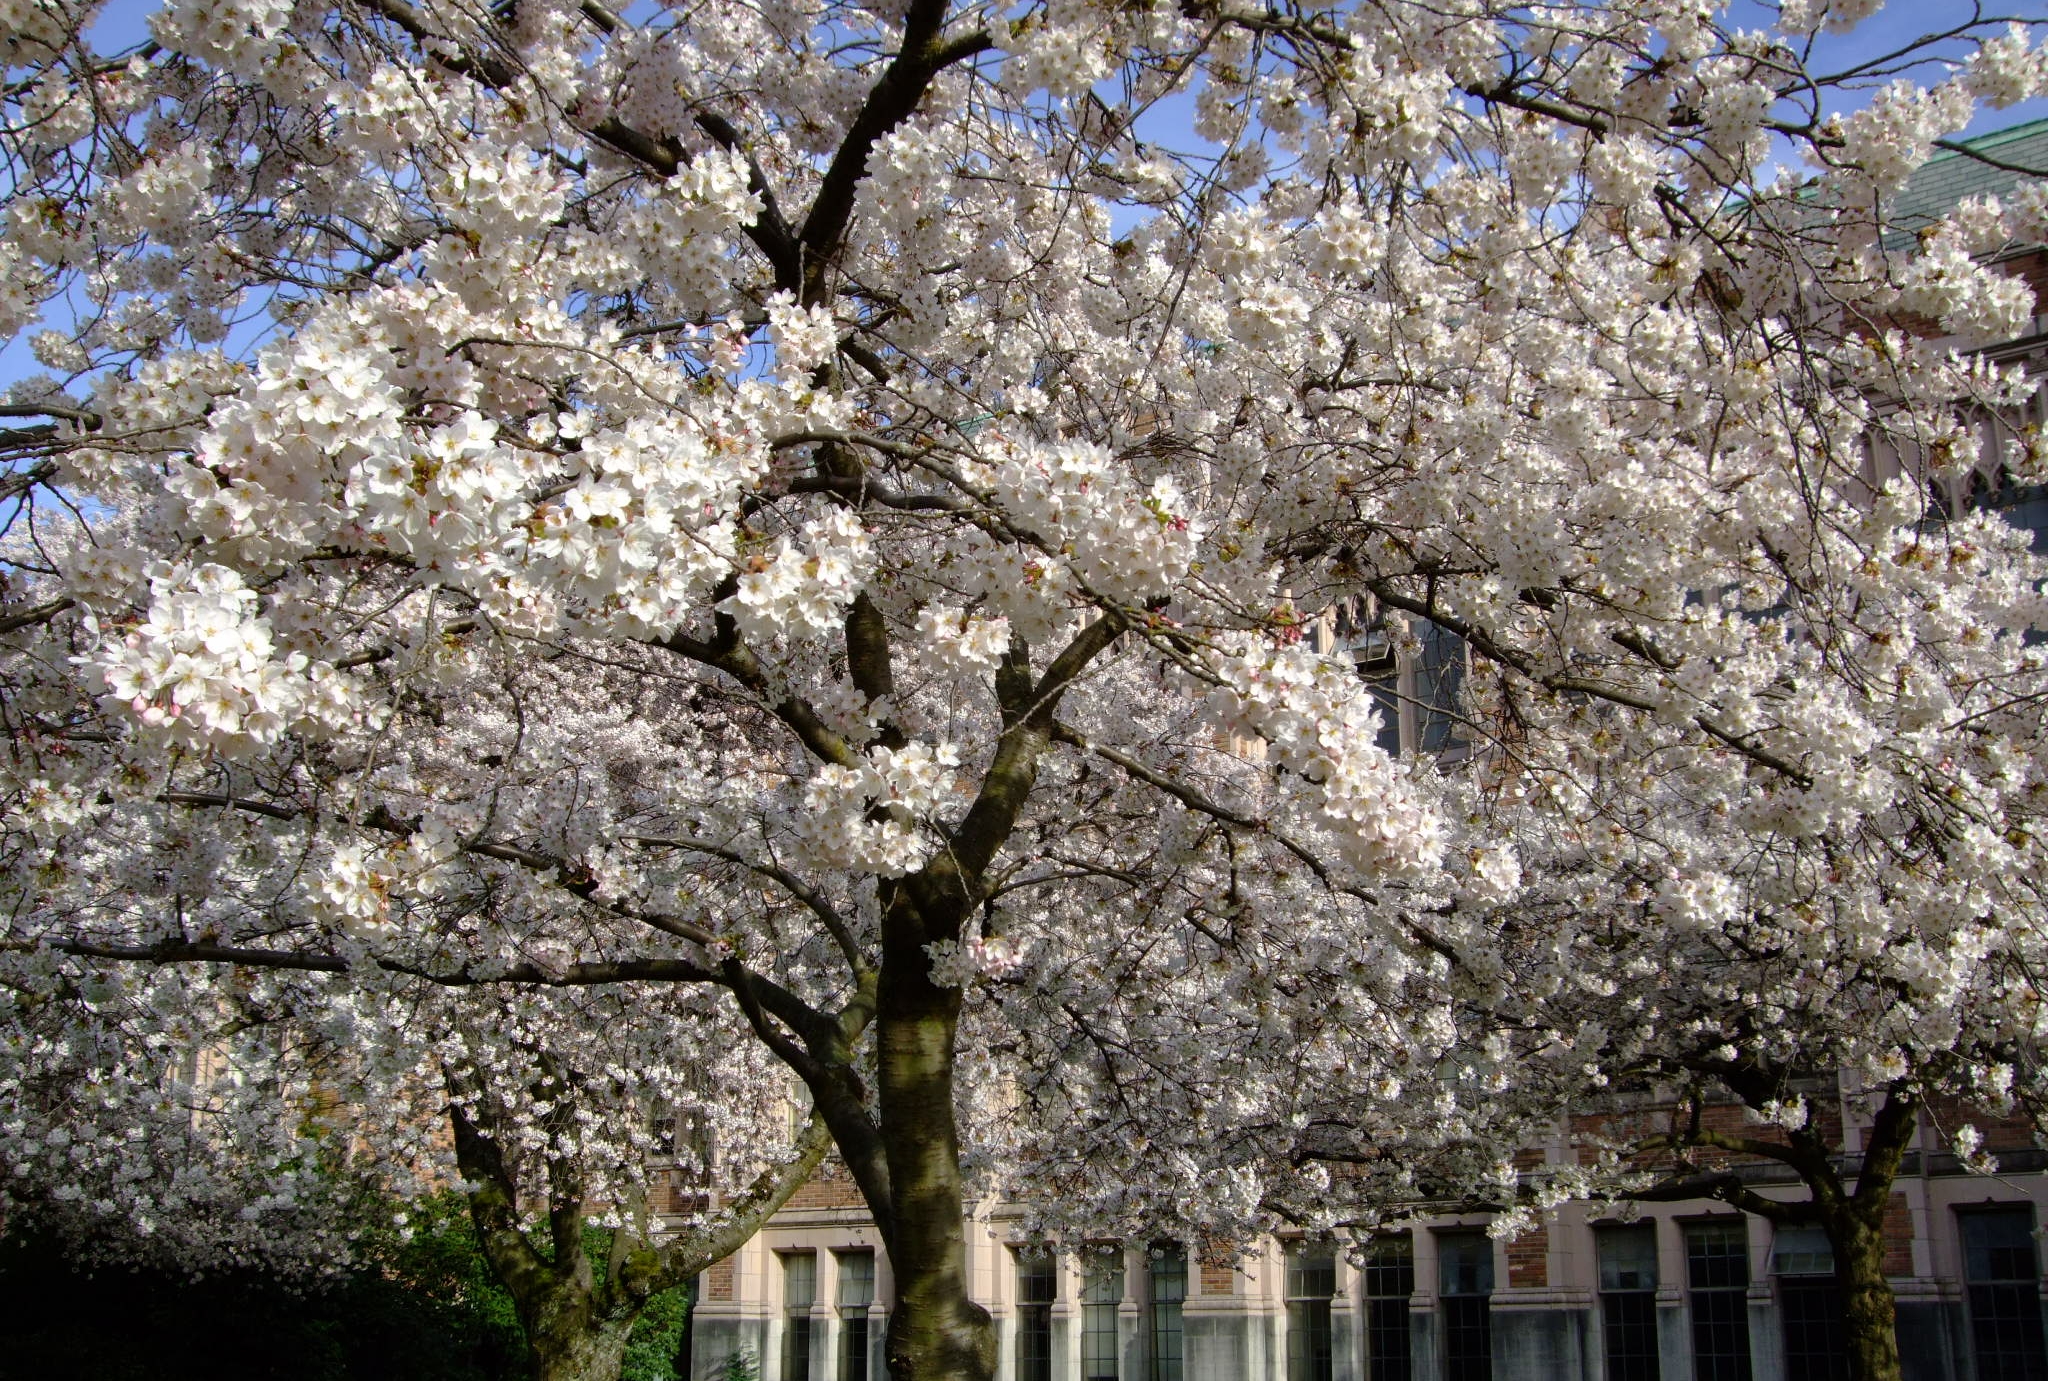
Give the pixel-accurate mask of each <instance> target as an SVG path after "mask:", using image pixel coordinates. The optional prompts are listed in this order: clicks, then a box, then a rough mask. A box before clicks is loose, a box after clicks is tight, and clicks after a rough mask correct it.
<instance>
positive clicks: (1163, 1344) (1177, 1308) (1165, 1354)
mask: <svg viewBox="0 0 2048 1381" xmlns="http://www.w3.org/2000/svg"><path fill="white" fill-rule="evenodd" d="M1187 1297H1188V1254H1187V1253H1186V1252H1184V1251H1182V1250H1181V1249H1180V1248H1179V1247H1171V1246H1169V1247H1154V1248H1153V1249H1152V1300H1151V1304H1152V1381H1181V1367H1180V1358H1181V1342H1180V1340H1181V1301H1182V1300H1184V1299H1186V1298H1187Z"/></svg>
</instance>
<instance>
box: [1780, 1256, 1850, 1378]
mask: <svg viewBox="0 0 2048 1381" xmlns="http://www.w3.org/2000/svg"><path fill="white" fill-rule="evenodd" d="M1771 1274H1772V1275H1773V1276H1775V1277H1776V1278H1777V1286H1778V1319H1779V1322H1780V1323H1781V1325H1782V1326H1783V1328H1784V1333H1785V1374H1786V1375H1787V1376H1810V1377H1812V1378H1813V1381H1849V1354H1848V1328H1847V1325H1846V1322H1845V1320H1844V1319H1843V1316H1842V1292H1841V1290H1840V1289H1839V1288H1838V1287H1837V1286H1836V1284H1835V1249H1834V1248H1833V1247H1832V1246H1830V1245H1829V1244H1828V1235H1827V1233H1826V1232H1825V1231H1823V1230H1822V1229H1820V1228H1811V1227H1808V1228H1779V1229H1778V1231H1777V1233H1776V1234H1775V1236H1774V1237H1773V1239H1772V1242H1771Z"/></svg>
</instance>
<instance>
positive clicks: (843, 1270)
mask: <svg viewBox="0 0 2048 1381" xmlns="http://www.w3.org/2000/svg"><path fill="white" fill-rule="evenodd" d="M874 1302H875V1254H874V1253H873V1252H840V1253H839V1381H868V1306H869V1305H871V1304H873V1303H874Z"/></svg>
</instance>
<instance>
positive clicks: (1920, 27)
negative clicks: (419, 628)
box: [0, 0, 2048, 386]
mask: <svg viewBox="0 0 2048 1381" xmlns="http://www.w3.org/2000/svg"><path fill="white" fill-rule="evenodd" d="M156 8H157V6H156V5H155V4H154V3H150V0H112V3H110V4H108V5H107V6H106V8H105V9H104V10H103V11H102V12H101V16H100V19H99V20H98V22H97V23H96V25H95V26H94V30H93V36H94V38H95V39H96V40H97V41H98V42H99V43H100V44H101V45H103V46H104V47H105V48H107V49H118V48H123V47H128V46H131V45H133V44H135V43H138V42H141V41H142V40H143V39H145V38H147V37H148V26H147V19H148V16H149V14H150V13H151V12H152V11H153V10H155V9H156ZM2005 12H2006V13H2008V14H2010V15H2011V16H2012V17H2015V18H2025V19H2032V20H2036V21H2048V0H2026V2H2025V3H2022V4H2018V5H2016V6H2015V7H2013V8H2012V9H2010V10H2008V11H2005ZM1771 13H1772V10H1771V9H1769V8H1767V7H1765V6H1763V5H1760V4H1758V3H1755V0H1740V2H1739V3H1737V4H1735V5H1732V6H1730V7H1729V8H1728V9H1726V10H1725V11H1724V12H1723V16H1724V19H1725V20H1726V22H1728V23H1730V24H1733V25H1736V26H1741V27H1759V28H1760V27H1763V26H1764V25H1765V24H1767V23H1768V20H1769V17H1770V15H1771ZM1954 14H1955V10H1954V9H1952V8H1951V7H1950V5H1948V4H1946V3H1941V0H1932V2H1930V0H1893V3H1892V4H1890V5H1888V6H1887V7H1886V8H1884V9H1882V10H1880V11H1879V12H1878V13H1877V14H1876V15H1875V16H1873V17H1872V18H1870V19H1868V20H1866V21H1865V22H1864V23H1862V24H1861V25H1859V26H1857V28H1856V29H1855V30H1854V31H1852V32H1851V33H1849V34H1845V35H1823V36H1821V38H1819V39H1818V40H1817V41H1816V46H1815V55H1814V60H1813V64H1812V66H1813V70H1815V71H1818V72H1827V71H1839V70H1843V69H1845V68H1847V67H1849V66H1852V65H1854V64H1857V63H1860V62H1864V61H1868V60H1870V59H1871V58H1873V57H1876V56H1878V55H1881V54H1885V53H1889V52H1891V51H1894V50H1896V49H1898V48H1901V47H1904V46H1905V45H1906V44H1908V43H1909V42H1910V41H1911V40H1913V39H1915V38H1917V37H1919V36H1921V35H1923V34H1925V33H1928V32H1930V31H1933V30H1938V29H1939V28H1941V27H1943V26H1945V25H1947V24H1950V23H1953V22H1954V20H1953V18H1952V16H1953V15H1954ZM1956 51H1958V52H1959V51H1960V50H1956ZM1916 75H1917V76H1918V77H1919V79H1920V80H1921V81H1923V82H1928V81H1934V80H1938V79H1939V77H1940V75H1941V73H1940V71H1939V70H1938V69H1937V68H1936V67H1934V66H1932V65H1930V66H1927V67H1924V68H1923V69H1922V70H1921V71H1920V72H1919V73H1917V74H1916ZM1873 89H1874V87H1873ZM1869 94H1870V93H1869V92H1864V93H1860V94H1857V95H1852V96H1850V97H1849V98H1847V99H1846V100H1845V101H1844V102H1843V104H1842V107H1841V108H1842V109H1845V110H1846V109H1850V108H1853V107H1854V106H1857V105H1861V104H1862V103H1863V101H1864V100H1867V99H1868V97H1869ZM1191 106H1192V101H1191V98H1189V97H1188V96H1186V95H1185V94H1182V95H1177V96H1175V97H1173V98H1171V99H1169V100H1166V101H1162V102H1160V103H1159V105H1158V106H1156V107H1154V109H1153V110H1152V111H1151V112H1149V113H1148V115H1147V116H1146V118H1145V120H1144V121H1143V122H1142V123H1141V125H1140V128H1139V133H1140V137H1142V138H1143V139H1145V140H1146V141H1147V142H1148V143H1155V144H1160V145H1164V146H1166V147H1169V148H1174V149H1178V150H1181V151H1183V152H1188V153H1197V154H1199V153H1204V152H1211V151H1212V149H1211V148H1210V147H1209V146H1205V145H1204V143H1203V141H1201V140H1200V139H1198V138H1197V137H1196V136H1195V134H1194V132H1193V130H1192V128H1191ZM2044 116H2048V100H2033V101H2029V102H2026V103H2025V104H2023V105H2020V106H2015V107H2013V108H2011V109H2008V110H2003V111H1995V110H1983V111H1980V112H1979V114H1978V116H1977V118H1976V120H1975V121H1973V122H1972V123H1971V125H1970V127H1969V128H1968V129H1967V130H1965V131H1961V133H1963V134H1965V135H1974V134H1982V133H1988V132H1990V131H1992V130H1997V129H2002V128H2006V127H2008V126H2011V125H2016V124H2020V123H2023V122H2025V121H2028V120H2033V119H2039V118H2043V117H2044ZM40 372H42V369H41V366H39V365H38V364H37V363H36V362H35V360H34V358H33V357H32V356H31V355H30V353H29V351H28V347H27V343H26V341H25V340H22V339H17V340H15V341H13V342H10V343H9V344H7V345H6V346H4V347H0V386H4V385H6V384H8V383H11V382H14V381H16V380H19V379H22V378H25V377H27V376H29V375H32V374H36V373H40Z"/></svg>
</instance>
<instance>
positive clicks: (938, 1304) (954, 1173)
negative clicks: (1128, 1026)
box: [876, 907, 996, 1381]
mask: <svg viewBox="0 0 2048 1381" xmlns="http://www.w3.org/2000/svg"><path fill="white" fill-rule="evenodd" d="M903 909H904V910H908V909H909V908H907V907H906V908H903ZM892 919H893V920H894V921H895V922H896V924H895V925H894V926H891V927H890V928H891V929H894V930H897V931H898V932H899V935H900V934H901V932H903V931H909V932H911V934H910V935H909V936H902V938H901V939H899V941H898V944H896V945H891V944H889V942H888V940H887V939H885V942H884V945H885V958H884V963H883V968H882V973H881V986H880V991H879V995H878V996H879V1002H878V1015H877V1025H878V1027H879V1030H878V1032H877V1036H878V1041H879V1062H878V1066H877V1070H876V1075H877V1093H878V1095H879V1102H880V1111H881V1118H880V1130H881V1137H882V1144H883V1153H884V1155H885V1156H886V1158H887V1161H888V1166H889V1183H890V1187H891V1190H892V1198H893V1203H892V1205H891V1206H892V1209H893V1213H892V1217H893V1220H894V1221H893V1231H892V1232H891V1234H890V1251H889V1264H890V1266H891V1267H892V1268H893V1270H894V1272H895V1276H896V1300H897V1307H896V1309H895V1311H894V1312H893V1313H892V1314H891V1315H890V1317H889V1334H888V1349H887V1353H888V1365H889V1376H890V1378H891V1381H991V1378H993V1377H994V1375H995V1370H996V1339H995V1326H994V1324H993V1323H992V1322H991V1321H990V1319H989V1314H988V1311H987V1310H986V1309H983V1308H982V1307H981V1306H980V1305H978V1304H976V1303H975V1302H974V1301H973V1300H972V1299H970V1298H969V1297H968V1293H967V1237H966V1203H965V1200H964V1198H963V1195H962V1190H961V1181H960V1135H959V1128H958V1127H957V1125H956V1124H955V1121H954V1117H955V1104H954V1090H953V1072H954V1039H955V1035H956V1033H957V1031H958V1028H959V1021H960V991H959V989H957V988H941V987H939V986H937V985H936V984H934V983H933V982H932V981H931V960H930V958H929V956H928V955H926V954H925V952H924V949H923V945H922V943H921V940H922V929H923V928H922V926H920V925H918V924H917V923H916V922H915V920H914V919H912V918H909V917H905V916H902V915H900V914H899V915H898V916H896V917H894V918H892ZM890 938H897V937H890ZM911 939H915V940H916V941H919V942H918V943H916V944H915V947H914V948H912V947H911V946H910V945H909V944H905V943H903V941H904V940H911ZM892 949H893V950H896V951H898V952H895V953H890V952H889V951H890V950H892ZM905 950H907V951H908V952H907V953H906V952H903V951H905Z"/></svg>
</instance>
